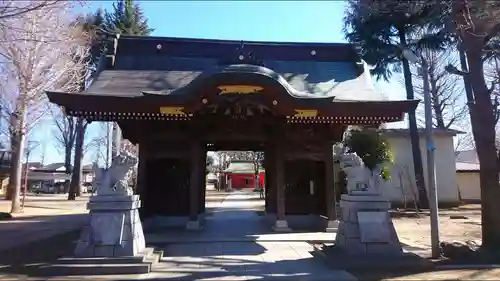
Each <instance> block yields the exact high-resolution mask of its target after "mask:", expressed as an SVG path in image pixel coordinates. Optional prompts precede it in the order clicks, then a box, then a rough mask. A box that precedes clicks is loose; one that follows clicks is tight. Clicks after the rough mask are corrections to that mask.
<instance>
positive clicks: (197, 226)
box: [186, 219, 202, 230]
mask: <svg viewBox="0 0 500 281" xmlns="http://www.w3.org/2000/svg"><path fill="white" fill-rule="evenodd" d="M201 229H202V227H201V223H200V219H197V220H195V221H192V220H188V221H187V223H186V230H201Z"/></svg>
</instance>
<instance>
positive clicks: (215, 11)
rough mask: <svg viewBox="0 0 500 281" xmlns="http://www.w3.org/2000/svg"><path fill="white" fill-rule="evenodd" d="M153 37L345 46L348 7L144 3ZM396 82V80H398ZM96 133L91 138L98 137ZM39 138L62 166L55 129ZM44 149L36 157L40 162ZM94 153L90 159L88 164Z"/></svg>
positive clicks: (384, 87) (384, 86) (396, 93)
mask: <svg viewBox="0 0 500 281" xmlns="http://www.w3.org/2000/svg"><path fill="white" fill-rule="evenodd" d="M139 3H140V4H141V6H142V8H143V10H144V13H145V15H146V16H147V17H148V19H149V25H150V26H151V27H153V28H155V31H154V32H153V34H152V35H156V36H173V37H194V38H214V39H235V40H261V41H289V42H345V39H344V36H343V33H342V26H343V20H342V18H343V13H344V10H345V2H344V1H139ZM98 8H103V9H108V10H109V9H111V8H112V2H111V1H89V2H87V4H86V6H85V7H84V9H83V11H95V10H96V9H98ZM396 77H397V76H396ZM394 80H396V82H392V83H386V82H378V83H376V88H377V90H379V91H381V92H383V93H385V95H386V96H387V97H388V98H390V99H404V96H405V92H404V89H403V87H402V86H401V85H400V83H399V82H397V78H394ZM96 127H97V126H94V127H93V128H91V130H90V132H89V134H90V135H93V134H95V133H96V132H95V131H96ZM42 131H43V132H40V134H43V135H44V139H46V140H47V141H48V143H47V144H46V145H45V147H46V149H45V159H44V160H45V163H52V162H62V161H63V155H62V153H60V151H58V150H57V149H56V148H55V147H54V145H53V144H51V143H50V139H51V138H53V137H52V134H51V131H52V129H49V130H47V129H43V130H42ZM41 150H42V149H37V150H36V151H34V152H33V157H31V161H39V160H40V157H41V154H42V151H41ZM92 154H93V153H87V155H86V157H85V159H84V162H85V163H89V162H91V161H93V160H92V158H93V155H92Z"/></svg>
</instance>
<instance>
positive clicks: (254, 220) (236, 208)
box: [146, 192, 356, 280]
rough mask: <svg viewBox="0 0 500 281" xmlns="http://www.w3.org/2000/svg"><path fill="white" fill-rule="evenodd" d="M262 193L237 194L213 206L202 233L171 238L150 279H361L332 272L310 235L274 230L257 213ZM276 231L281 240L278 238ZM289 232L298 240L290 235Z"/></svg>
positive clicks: (335, 271) (261, 202)
mask: <svg viewBox="0 0 500 281" xmlns="http://www.w3.org/2000/svg"><path fill="white" fill-rule="evenodd" d="M258 196H259V195H258V194H256V193H252V192H235V193H233V194H231V195H229V196H228V197H227V198H226V200H224V201H223V202H222V203H217V204H218V206H213V207H215V210H214V212H213V214H212V215H211V216H209V217H207V221H206V224H205V228H204V229H203V230H202V231H200V232H197V233H178V234H177V240H175V239H174V238H173V237H172V236H170V237H168V239H167V240H168V243H172V244H169V245H168V246H166V247H165V249H164V250H165V257H164V258H163V259H162V262H161V263H160V264H159V265H158V267H157V268H156V269H155V270H154V272H152V273H150V274H148V276H147V277H146V278H158V279H155V280H356V279H355V278H354V277H353V276H352V275H350V274H349V273H347V272H346V271H341V270H331V269H329V268H327V267H326V265H324V264H323V263H322V261H321V260H319V259H315V258H313V256H312V255H311V254H310V251H312V247H311V246H310V245H309V244H308V243H307V242H305V240H304V237H300V236H297V234H292V233H291V234H271V233H270V231H269V226H267V225H265V224H264V223H263V218H262V217H260V216H258V214H257V213H256V212H255V211H256V210H257V209H261V208H262V205H263V200H258ZM211 204H216V203H211ZM266 233H267V234H266ZM264 235H265V237H267V239H266V238H263V237H262V236H264ZM273 235H276V236H277V237H281V239H273V238H272V236H273ZM287 235H289V236H292V237H293V239H290V238H288V239H287V237H286V236H287ZM166 236H168V235H166ZM157 239H158V236H157ZM301 240H302V241H301ZM148 242H150V240H149V239H148Z"/></svg>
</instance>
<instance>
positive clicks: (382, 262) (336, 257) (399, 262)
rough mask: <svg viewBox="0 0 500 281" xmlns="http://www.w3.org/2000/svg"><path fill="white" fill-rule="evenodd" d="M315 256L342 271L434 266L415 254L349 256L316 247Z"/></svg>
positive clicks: (337, 251)
mask: <svg viewBox="0 0 500 281" xmlns="http://www.w3.org/2000/svg"><path fill="white" fill-rule="evenodd" d="M313 255H315V256H317V257H320V258H322V259H324V260H325V261H326V262H327V263H328V266H329V267H330V268H333V269H342V270H386V271H390V270H392V269H398V270H399V269H404V270H429V269H432V268H433V267H434V264H433V263H432V262H431V261H429V260H427V259H425V258H422V257H420V256H418V255H416V254H413V253H403V252H401V253H397V254H354V255H353V254H349V253H348V252H346V251H345V249H340V248H338V247H336V246H328V247H324V246H323V247H318V246H314V251H313Z"/></svg>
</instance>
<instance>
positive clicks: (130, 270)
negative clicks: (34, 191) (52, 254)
mask: <svg viewBox="0 0 500 281" xmlns="http://www.w3.org/2000/svg"><path fill="white" fill-rule="evenodd" d="M40 269H41V270H42V272H41V273H42V274H44V275H57V276H61V275H63V276H64V275H65V276H75V275H121V274H144V273H149V272H151V264H149V263H136V264H53V265H47V266H43V267H41V268H40Z"/></svg>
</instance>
